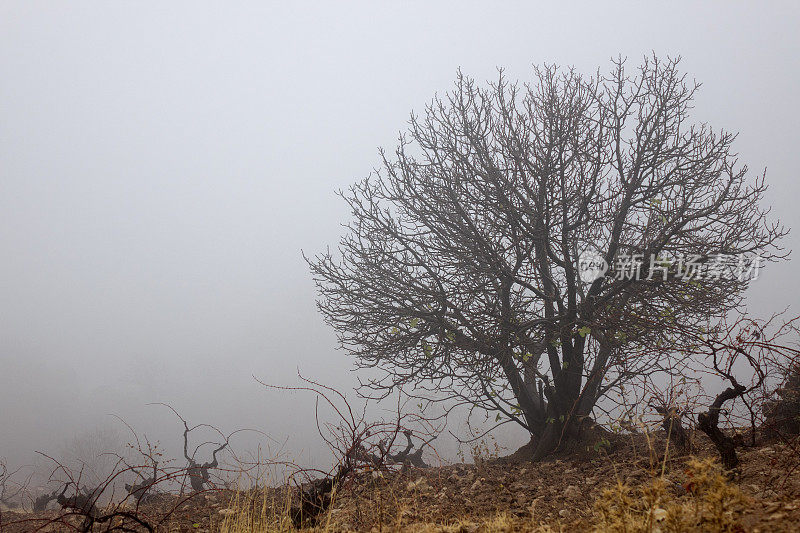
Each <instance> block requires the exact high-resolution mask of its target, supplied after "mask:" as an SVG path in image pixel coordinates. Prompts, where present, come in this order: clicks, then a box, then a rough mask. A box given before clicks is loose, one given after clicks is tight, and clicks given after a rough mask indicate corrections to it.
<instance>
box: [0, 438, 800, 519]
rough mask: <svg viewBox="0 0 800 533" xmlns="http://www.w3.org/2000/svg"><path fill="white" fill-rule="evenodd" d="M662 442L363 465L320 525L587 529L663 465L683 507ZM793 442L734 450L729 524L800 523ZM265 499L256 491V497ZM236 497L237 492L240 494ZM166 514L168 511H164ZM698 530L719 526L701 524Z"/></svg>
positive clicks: (618, 441)
mask: <svg viewBox="0 0 800 533" xmlns="http://www.w3.org/2000/svg"><path fill="white" fill-rule="evenodd" d="M695 441H696V445H695V448H694V449H693V450H692V454H693V455H695V456H700V457H703V456H706V457H709V456H713V455H714V453H713V449H712V447H711V446H710V443H709V442H708V441H707V440H706V439H705V438H704V437H703V436H696V437H695ZM665 445H666V439H665V438H664V436H663V435H655V436H650V437H645V436H643V435H636V436H626V437H621V436H620V437H616V438H612V439H611V442H610V443H609V446H604V447H596V446H586V447H584V448H583V449H582V450H576V449H573V450H572V451H571V454H570V455H569V456H563V455H562V456H560V457H559V456H556V457H553V458H551V459H550V460H548V461H544V462H540V463H529V462H509V461H487V462H481V463H479V464H455V465H447V466H441V467H438V468H430V469H411V470H409V471H407V472H393V473H385V474H379V473H377V472H373V473H368V474H365V475H362V476H361V477H360V478H359V479H358V480H356V481H351V482H350V483H348V484H347V485H345V486H344V487H342V488H341V490H340V491H339V494H338V497H337V498H336V500H335V501H334V504H333V506H332V509H331V510H330V512H329V513H328V514H327V515H326V516H324V517H323V518H322V520H321V525H320V528H321V529H328V530H339V531H345V530H357V531H384V530H409V531H422V530H425V531H430V530H449V531H467V532H474V531H479V530H480V531H492V530H505V531H511V530H539V531H547V530H549V529H547V528H551V529H552V530H555V531H565V530H570V531H589V530H592V529H594V527H596V524H597V512H596V510H595V504H596V501H597V500H598V498H603V497H604V496H603V491H604V489H609V488H613V487H615V486H617V485H618V484H619V483H622V484H625V485H627V486H630V487H640V486H645V485H647V484H648V483H649V482H651V481H652V480H653V479H654V478H657V477H659V476H660V475H661V473H662V471H663V473H664V479H665V480H666V481H665V487H666V489H665V490H666V496H668V497H669V498H674V499H675V501H678V502H686V505H688V506H689V507H691V505H692V501H693V498H695V496H696V495H694V494H693V493H692V484H693V479H692V474H691V472H690V471H689V470H688V469H687V460H688V456H687V455H677V454H674V453H672V452H670V453H669V454H668V459H667V460H666V461H665V460H664V450H665ZM796 449H797V447H796V445H795V446H789V445H785V444H774V445H769V446H761V447H754V448H744V449H742V450H741V451H740V457H741V459H742V465H741V468H740V469H739V471H738V472H737V473H736V475H735V476H734V477H733V478H732V479H731V480H730V482H729V483H730V485H731V486H732V487H735V488H737V489H739V491H740V492H741V494H742V495H743V501H744V503H743V504H742V505H739V506H738V507H737V508H736V509H730V510H726V513H727V514H730V515H731V516H733V519H734V522H735V523H736V524H737V525H736V527H735V528H733V529H730V530H733V531H754V532H757V531H761V532H767V531H800V475H798V473H800V457H797V454H796V452H795V451H794V450H796ZM737 492H738V491H737ZM264 497H265V496H264V495H263V494H259V495H258V496H257V498H260V499H262V500H263V498H264ZM242 498H243V496H242V494H239V495H238V499H239V500H240V501H241V499H242ZM232 499H233V500H235V499H237V498H236V496H235V495H234V494H232V493H229V492H218V493H209V494H204V495H199V496H195V497H193V498H191V499H190V500H188V501H186V502H185V503H184V504H181V505H177V503H178V502H177V501H176V500H175V498H174V497H165V498H164V499H163V500H162V501H160V502H158V503H156V504H151V505H148V506H145V507H144V508H143V509H142V511H143V513H144V515H145V516H146V517H147V518H148V519H150V520H152V522H154V523H155V522H160V523H161V524H162V526H161V527H159V528H158V530H159V531H175V532H178V531H181V532H183V531H187V532H188V531H194V532H208V531H218V530H220V528H221V527H222V523H223V522H224V521H225V520H226V519H229V518H230V517H231V516H232V515H236V514H237V513H239V514H241V513H242V508H243V505H241V503H240V502H239V503H237V502H232ZM266 499H267V500H269V501H266V502H263V501H259V502H256V504H257V505H256V507H258V508H259V509H261V511H260V512H261V514H262V515H264V514H267V515H269V514H270V513H272V516H271V517H267V519H266V520H261V524H262V525H261V527H262V529H259V531H267V530H274V529H273V528H279V527H283V528H284V529H285V528H286V526H287V524H286V521H285V519H284V520H283V524H282V526H281V524H280V523H279V520H280V519H281V518H282V517H283V516H284V512H283V509H284V508H285V502H286V498H285V492H282V491H281V490H280V489H275V490H272V491H269V492H267V493H266ZM265 510H266V511H265ZM165 515H169V516H167V517H166V519H165ZM57 516H58V513H57V512H56V511H49V512H47V513H43V514H40V515H30V514H27V515H23V514H19V513H16V514H15V513H3V515H2V522H1V523H0V526H2V527H0V529H2V531H4V532H5V531H13V532H16V531H35V530H36V529H37V528H39V527H40V526H44V527H43V529H42V530H44V531H62V530H64V529H62V528H63V527H64V526H63V525H58V526H52V525H51V526H47V525H46V523H47V521H48V520H52V519H54V518H56V517H57ZM262 518H263V516H262ZM19 520H24V522H22V523H20V522H19ZM14 522H16V524H13V523H14ZM76 523H77V522H76ZM264 524H267V525H266V526H265V525H264ZM267 528H269V529H267ZM656 530H658V529H657V528H656V529H653V531H656ZM697 530H700V531H715V530H717V529H715V526H713V525H711V524H705V525H704V526H702V527H701V526H698V528H697ZM236 531H243V530H242V529H237V530H236Z"/></svg>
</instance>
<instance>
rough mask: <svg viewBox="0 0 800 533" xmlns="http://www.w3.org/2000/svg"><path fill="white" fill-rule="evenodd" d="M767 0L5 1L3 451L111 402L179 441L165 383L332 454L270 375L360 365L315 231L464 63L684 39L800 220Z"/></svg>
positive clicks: (792, 35)
mask: <svg viewBox="0 0 800 533" xmlns="http://www.w3.org/2000/svg"><path fill="white" fill-rule="evenodd" d="M612 6H613V7H612ZM760 7H761V8H762V9H759V6H758V5H757V4H755V3H752V4H747V5H745V4H744V3H742V4H737V5H733V4H732V3H727V2H718V3H695V2H672V3H670V4H669V5H668V6H667V5H665V4H662V5H659V6H656V5H655V4H653V5H649V6H648V7H644V6H641V5H640V4H639V3H633V2H630V3H616V4H612V3H598V2H586V3H572V4H570V6H569V7H557V6H555V5H546V4H544V3H542V4H537V5H534V4H533V3H522V2H520V3H504V4H502V5H500V4H489V3H484V4H478V3H471V2H450V3H436V4H435V5H434V4H433V3H430V2H404V3H402V4H401V3H394V4H389V3H374V2H369V3H367V2H365V3H336V4H335V5H334V3H322V2H319V3H303V4H300V3H288V2H287V3H283V4H277V3H275V4H267V3H262V2H252V3H246V2H237V3H230V2H224V3H222V2H220V3H206V2H182V3H179V2H171V3H169V4H168V5H167V4H165V3H155V2H151V3H148V4H143V3H139V2H126V3H123V2H114V3H110V2H77V3H69V4H66V3H61V4H57V3H52V2H32V1H18V2H9V1H6V2H3V3H2V4H0V406H2V408H1V409H0V456H5V457H7V458H8V459H9V461H10V462H12V463H26V462H27V463H30V462H32V461H33V460H34V454H33V450H42V451H47V450H49V451H52V452H54V453H55V452H57V450H58V449H59V446H60V445H61V443H63V442H64V441H65V440H67V439H69V438H71V437H73V436H74V435H76V434H80V433H82V432H87V431H89V432H90V431H95V430H96V429H97V428H102V427H107V426H112V427H115V428H118V429H119V431H120V433H121V435H122V436H123V437H125V435H126V434H125V431H126V430H125V428H124V426H121V424H120V423H119V422H118V421H117V420H116V419H114V418H113V417H110V416H109V414H116V415H118V416H120V417H122V418H124V419H125V420H126V421H128V422H129V423H130V424H131V425H132V426H134V427H135V428H136V429H137V430H139V431H141V432H142V433H146V434H148V435H150V436H152V437H153V438H154V439H157V440H161V441H162V442H163V443H164V445H166V446H168V447H170V449H172V450H174V451H175V454H179V453H180V452H179V451H178V446H180V444H181V434H180V431H181V427H180V425H179V423H178V421H177V419H176V418H175V417H174V415H172V414H171V413H170V412H169V411H168V410H166V409H164V408H163V407H158V406H150V405H147V404H148V403H150V402H167V403H169V404H170V405H172V406H174V407H175V408H176V409H177V410H179V411H180V412H181V413H182V414H183V415H184V416H186V417H187V418H188V419H189V420H190V421H191V422H194V423H199V422H205V423H210V424H215V425H217V426H218V427H220V428H221V429H223V430H225V431H232V430H234V429H237V428H244V427H249V428H257V429H259V430H262V431H264V432H266V433H267V434H269V435H270V436H271V437H272V438H274V439H276V440H277V441H279V442H283V441H286V445H285V448H286V449H287V450H290V451H291V452H292V454H293V455H294V457H296V458H298V459H300V460H308V461H323V460H324V457H325V454H324V449H325V448H324V446H323V444H322V443H321V441H320V439H319V438H318V436H317V434H316V427H315V425H314V402H313V397H312V396H311V395H308V394H299V393H295V394H289V393H283V392H277V391H270V390H265V389H264V387H262V386H261V385H259V384H258V383H257V382H256V381H255V379H254V376H255V377H258V378H259V379H262V380H263V381H266V382H269V383H275V384H286V385H291V384H296V383H297V372H298V369H299V370H300V371H301V372H302V373H303V374H304V375H308V376H309V377H313V378H315V379H318V380H320V381H322V382H324V383H326V384H330V385H334V386H336V387H338V388H340V389H342V390H347V391H349V390H351V389H352V387H353V385H354V384H355V383H356V378H357V376H356V375H354V374H353V372H351V369H352V367H353V365H352V361H351V360H349V359H348V357H347V356H346V355H345V354H344V353H342V352H341V351H338V350H337V349H336V339H335V336H334V334H333V332H332V331H331V329H330V328H328V327H327V326H326V325H325V324H324V322H323V320H322V318H321V316H320V315H319V314H318V313H317V311H316V308H315V302H314V300H315V289H314V285H313V282H312V280H311V276H310V274H309V272H308V269H307V267H306V265H305V262H304V260H303V258H302V255H301V250H302V251H305V252H306V253H309V254H313V253H316V252H319V251H323V250H324V249H325V248H326V247H328V246H331V247H333V246H335V244H336V241H337V239H338V236H339V235H340V234H341V231H342V230H341V227H340V224H341V223H342V222H345V221H346V220H347V217H348V212H347V209H346V206H345V205H344V202H342V201H341V200H340V199H338V198H337V197H336V195H335V191H336V190H337V189H339V188H343V187H346V186H347V185H348V184H350V183H352V182H353V181H355V180H356V179H358V178H361V177H364V176H365V175H367V174H369V173H370V171H371V170H372V169H373V167H374V166H375V165H376V164H377V163H378V152H377V150H378V148H379V147H387V148H389V149H391V148H393V147H394V145H395V143H396V139H397V136H398V133H399V132H400V131H401V130H403V129H404V127H405V124H406V121H407V120H408V116H409V113H410V112H411V111H412V110H416V111H421V110H422V109H423V107H424V105H425V104H426V103H427V102H429V101H430V99H431V98H432V97H433V96H434V95H435V94H436V93H437V92H438V93H442V92H443V91H446V90H449V89H450V88H451V86H452V83H453V81H454V78H455V73H456V70H457V69H458V68H462V69H463V70H464V72H465V73H467V74H470V75H472V76H474V77H476V78H478V79H479V80H489V79H494V78H496V76H497V70H496V69H497V67H499V66H502V67H505V68H506V69H507V73H508V75H509V77H510V78H515V79H516V78H518V79H521V80H525V79H528V78H529V75H530V72H531V65H533V64H541V63H545V62H548V63H558V64H561V65H574V66H575V67H576V68H577V69H578V70H580V71H582V72H585V73H587V74H591V73H593V72H594V71H595V70H596V69H597V68H598V67H599V68H601V69H604V70H605V69H607V68H609V65H610V63H609V59H610V58H611V57H612V56H617V55H622V56H627V57H628V58H629V60H630V61H631V63H632V64H634V65H635V64H638V62H639V61H640V60H641V58H642V56H643V55H645V54H649V53H651V52H655V53H656V54H658V55H673V56H674V55H681V56H682V57H683V62H682V67H683V69H684V71H686V72H687V73H688V74H689V75H690V76H692V77H694V78H696V79H697V80H698V81H700V82H702V83H703V88H702V90H701V91H700V93H699V96H698V98H697V100H696V105H695V111H694V117H693V118H694V119H695V120H697V121H707V122H708V123H709V124H711V125H712V126H714V127H715V128H726V129H729V130H733V131H739V132H740V136H739V138H738V140H737V143H736V145H735V147H736V148H737V150H738V152H739V154H740V156H741V161H743V162H746V163H747V164H748V165H749V166H750V168H751V172H752V173H753V174H758V173H760V172H761V171H762V170H763V169H765V168H766V169H767V181H768V183H770V184H771V189H770V192H769V194H768V198H767V199H768V202H769V203H770V204H771V205H772V206H773V214H774V216H775V217H776V218H779V219H780V220H781V221H782V222H784V223H785V224H786V225H787V226H789V227H793V228H800V210H798V209H797V205H796V204H797V198H798V197H800V182H798V180H797V168H798V166H799V165H798V148H797V147H798V146H799V145H800V135H798V126H797V125H798V124H800V108H798V106H797V105H796V93H797V87H798V84H800V36H798V33H797V31H796V29H797V26H798V22H800V17H799V16H798V15H800V7H798V6H797V4H796V3H790V2H785V3H783V4H782V5H781V4H780V3H777V2H776V3H770V4H769V9H765V7H766V6H760ZM785 244H786V246H787V247H789V248H794V249H797V248H798V246H797V244H798V233H797V232H796V231H795V232H794V233H792V234H791V235H790V237H789V238H788V239H787V240H786V242H785ZM794 265H795V263H794V262H793V261H788V262H784V263H782V264H778V265H772V266H769V267H768V268H767V269H766V270H765V271H763V272H762V274H761V277H760V279H759V280H758V281H757V282H756V283H754V285H753V286H752V288H751V289H750V293H749V301H750V303H751V304H752V306H753V308H754V309H756V310H760V311H773V310H781V309H783V308H784V307H786V306H789V305H795V304H796V302H797V301H798V295H800V286H799V285H798V282H797V278H796V276H795V268H794ZM793 309H794V310H795V311H797V309H796V307H795V308H793ZM349 394H351V395H352V393H349ZM458 428H459V425H458V422H457V421H455V422H454V425H453V426H452V427H451V429H453V430H454V431H455V430H457V429H458ZM500 438H501V440H503V439H505V440H503V442H506V443H508V445H509V446H512V447H513V446H514V445H519V444H522V442H523V441H522V440H521V437H520V436H519V434H518V433H515V432H513V431H511V432H510V433H501V434H500ZM286 439H288V441H287V440H286ZM259 440H261V441H266V440H265V438H263V437H257V436H255V435H252V434H251V435H249V436H245V435H243V436H241V438H240V440H239V441H235V442H234V444H235V445H238V446H241V447H247V446H254V445H255V443H257V442H259Z"/></svg>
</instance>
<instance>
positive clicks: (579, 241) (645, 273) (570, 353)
mask: <svg viewBox="0 0 800 533" xmlns="http://www.w3.org/2000/svg"><path fill="white" fill-rule="evenodd" d="M698 88H699V85H698V84H697V83H695V82H693V81H690V80H688V79H687V77H686V75H685V74H683V73H682V72H681V71H680V70H679V61H678V60H676V59H667V60H661V59H659V58H657V57H651V58H646V59H645V60H644V61H643V63H642V64H641V65H640V66H639V67H638V68H637V69H634V72H629V71H628V69H627V68H626V65H625V62H624V61H623V60H617V61H614V62H613V64H612V68H611V71H610V72H609V73H608V74H600V73H598V74H596V75H594V76H588V77H587V76H583V75H581V74H579V73H577V72H576V71H575V70H573V69H563V68H559V67H555V66H543V67H539V68H534V71H533V79H532V81H531V82H530V83H525V84H520V83H514V82H510V81H508V80H507V79H506V77H505V76H504V74H503V73H502V72H501V73H500V75H499V79H498V80H497V81H496V82H494V83H490V84H487V85H485V86H482V85H480V84H478V83H477V82H476V81H475V80H473V79H471V78H469V77H468V76H466V75H464V74H462V73H460V72H459V74H458V76H457V79H456V83H455V88H454V89H453V90H452V91H451V92H449V93H447V94H445V95H444V96H442V97H437V98H436V99H434V100H433V101H432V103H430V104H429V105H428V106H427V107H426V109H425V112H424V113H422V114H421V115H412V116H411V119H410V121H409V126H408V130H407V132H405V133H404V134H402V135H401V137H400V140H399V144H398V146H397V148H396V150H394V152H383V151H382V152H381V165H380V167H379V168H378V169H377V170H375V171H374V172H373V174H372V175H370V176H368V177H367V178H365V179H363V180H361V181H359V182H357V183H356V184H355V185H353V186H352V187H351V188H350V189H349V190H348V191H346V192H343V193H342V196H343V198H344V199H345V200H346V201H347V202H348V204H349V206H350V208H351V211H352V220H351V221H350V223H349V224H348V225H347V232H346V235H345V236H344V237H343V238H342V240H341V242H340V244H339V247H338V251H336V252H333V253H331V252H327V253H323V254H321V255H318V256H316V257H313V258H311V259H309V260H308V261H309V265H310V267H311V270H312V273H313V275H314V277H315V280H316V282H317V285H318V289H319V294H320V299H319V301H318V305H319V309H320V310H321V312H322V313H323V314H324V316H325V318H326V320H327V321H328V322H329V323H330V324H331V325H332V326H333V327H334V328H335V330H336V331H337V333H338V336H339V340H340V342H341V345H342V346H343V347H344V348H345V349H346V350H347V351H348V352H349V353H351V354H352V355H354V356H355V358H356V361H357V363H358V365H359V366H360V367H365V368H377V369H378V370H380V371H381V373H380V377H379V378H377V379H371V380H369V381H367V382H366V383H364V386H365V387H367V388H368V389H373V390H375V391H377V392H378V393H381V392H387V391H391V390H394V389H395V388H397V387H403V388H404V389H406V390H407V391H411V393H412V394H415V395H418V396H420V397H425V398H427V399H429V400H433V401H439V400H450V401H453V400H455V401H456V403H465V404H467V405H470V406H472V407H473V408H478V409H483V410H486V411H490V412H494V411H496V412H497V415H498V420H504V421H505V420H512V421H514V422H517V423H518V424H520V425H522V426H523V427H525V428H526V429H527V430H528V431H529V432H530V433H531V436H532V438H533V440H534V443H535V445H536V456H538V457H541V456H543V455H545V454H547V453H549V452H551V451H552V450H553V449H555V448H556V446H557V445H558V443H559V442H561V441H562V440H563V439H564V438H566V437H570V436H573V435H575V434H576V433H577V431H578V430H579V428H580V421H581V420H582V419H583V418H584V417H587V416H589V415H590V414H591V413H592V410H593V409H594V408H595V406H596V404H597V402H598V400H599V399H600V398H602V397H603V396H604V395H606V394H607V393H608V392H609V391H611V390H614V389H616V388H618V387H620V386H622V385H624V384H625V383H627V382H629V381H631V380H636V379H647V377H648V376H651V375H653V374H654V373H658V372H669V371H670V364H671V362H670V361H666V360H665V357H667V356H666V354H667V353H668V351H664V350H651V349H650V348H652V347H655V346H663V345H664V343H669V342H676V341H677V339H676V336H675V332H676V331H682V330H683V331H689V330H692V331H696V330H697V329H698V328H700V327H702V326H703V324H704V323H706V322H707V321H708V319H709V317H713V316H719V315H720V314H722V313H724V312H725V311H726V310H729V309H731V308H733V307H735V306H737V305H738V304H739V303H740V302H741V299H742V295H743V291H744V290H745V289H746V288H747V286H748V284H749V282H750V278H749V277H748V276H742V275H741V272H738V273H737V272H734V271H733V266H734V264H735V262H736V261H739V262H740V263H739V264H738V268H739V269H740V270H741V260H742V257H745V256H747V257H749V258H751V259H750V260H753V259H752V258H760V260H761V261H769V260H773V259H776V258H779V257H781V256H782V250H781V248H780V247H779V240H780V238H781V237H782V236H783V235H784V234H785V230H784V229H783V228H782V226H780V225H779V224H778V223H777V222H772V221H770V220H769V218H768V210H767V209H765V208H764V207H763V206H762V205H761V204H762V201H763V200H762V198H763V194H764V192H765V190H766V185H765V181H764V175H763V174H761V175H758V176H756V177H755V178H751V177H749V176H748V171H747V167H746V166H745V165H741V164H740V163H739V162H738V161H737V156H736V154H735V153H734V152H733V151H732V145H733V142H734V139H735V137H736V135H735V134H733V133H730V132H726V131H722V130H715V129H712V128H711V127H710V126H708V125H706V124H695V123H692V122H691V121H690V117H689V112H690V110H691V107H692V101H693V98H694V96H695V93H696V91H697V90H698ZM587 257H588V258H589V259H591V260H593V261H597V262H598V265H600V267H599V268H600V272H599V273H598V275H596V276H586V275H585V274H586V268H585V264H583V263H582V262H583V261H585V260H586V259H587ZM689 265H692V267H693V268H694V274H695V275H692V272H690V271H689V269H688V266H689ZM595 266H597V265H595ZM603 266H607V267H608V269H607V270H605V269H603V268H602V267H603ZM722 267H725V268H722ZM703 272H704V273H705V274H706V275H705V276H700V275H699V274H700V273H703ZM603 274H605V275H603ZM667 326H668V327H667Z"/></svg>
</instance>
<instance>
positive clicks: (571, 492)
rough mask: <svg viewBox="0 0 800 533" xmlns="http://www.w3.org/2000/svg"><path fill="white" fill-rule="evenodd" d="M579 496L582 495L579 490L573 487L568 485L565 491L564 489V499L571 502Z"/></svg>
mask: <svg viewBox="0 0 800 533" xmlns="http://www.w3.org/2000/svg"><path fill="white" fill-rule="evenodd" d="M581 494H582V493H581V489H579V488H578V487H577V486H575V485H570V486H568V487H567V488H566V489H564V497H565V498H568V499H571V500H572V499H576V498H580V496H581Z"/></svg>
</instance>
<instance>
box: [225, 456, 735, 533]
mask: <svg viewBox="0 0 800 533" xmlns="http://www.w3.org/2000/svg"><path fill="white" fill-rule="evenodd" d="M684 474H685V476H684V477H685V479H686V480H687V481H686V483H685V484H684V486H677V485H676V484H675V482H674V481H671V480H669V479H668V478H667V477H665V476H655V477H653V478H652V479H651V480H650V481H649V482H648V483H644V484H641V485H639V486H633V487H632V486H628V485H626V484H624V483H622V482H617V484H616V485H614V486H613V487H611V488H608V489H605V490H604V491H602V493H601V494H600V496H599V497H598V498H597V499H596V500H595V502H594V508H593V513H592V514H591V518H590V519H589V520H585V521H583V522H582V523H581V524H580V526H578V529H577V530H580V531H596V532H601V533H605V532H631V533H634V532H636V533H638V532H653V533H666V532H682V531H714V532H716V531H720V532H723V531H741V530H742V529H741V525H740V523H739V515H740V512H741V510H742V509H743V507H744V506H745V505H746V503H747V499H746V497H745V496H744V495H743V494H742V493H741V492H740V491H739V489H738V488H737V487H736V486H735V485H733V484H732V483H730V482H729V480H728V479H727V477H726V476H725V474H724V473H723V472H722V470H721V469H720V467H719V466H718V465H717V463H716V462H714V461H713V460H710V459H703V460H700V459H691V460H689V461H688V462H687V465H686V470H685V471H684ZM412 492H413V491H412ZM276 494H278V493H277V491H274V490H273V491H249V492H240V493H238V494H236V496H235V497H234V498H233V500H232V501H231V502H230V505H229V509H227V510H226V512H225V513H224V517H223V518H222V519H221V521H220V523H219V524H218V525H217V527H216V528H215V529H214V530H215V531H220V532H222V533H273V532H284V531H286V532H288V531H292V527H291V523H290V522H289V521H288V519H287V518H286V516H287V515H286V509H287V506H288V501H287V500H286V499H285V496H276ZM284 494H285V493H284ZM343 497H348V496H347V495H345V496H343ZM281 498H283V500H282V499H281ZM381 498H382V499H384V500H386V498H387V494H385V493H383V494H382V495H381ZM413 498H414V497H413V495H412V500H411V501H409V500H408V499H407V498H404V499H401V498H395V499H394V500H393V501H385V502H384V503H386V505H385V506H384V507H383V510H382V511H381V514H382V516H381V517H378V513H377V512H375V514H374V517H373V518H374V524H366V529H364V526H365V524H361V527H360V528H359V529H362V530H366V531H370V530H371V531H404V532H419V533H423V532H424V533H429V532H449V533H456V532H463V533H481V532H486V533H493V532H510V531H531V532H541V533H549V532H556V531H567V530H569V531H575V530H576V529H575V528H576V524H574V523H572V524H570V525H569V526H568V525H567V524H566V523H565V522H563V521H562V520H560V519H555V520H547V519H545V518H544V517H540V516H537V513H536V510H535V506H532V507H531V509H530V513H529V514H528V516H524V517H523V516H519V515H514V514H511V513H508V512H499V513H497V514H495V515H493V516H486V517H478V518H470V517H463V518H460V517H452V516H451V517H449V518H448V517H442V518H443V520H442V522H441V523H436V522H430V521H427V522H426V521H410V520H408V518H407V513H406V510H407V508H408V507H409V506H415V505H417V503H419V502H415V501H414V499H413ZM374 501H375V499H373V500H372V502H373V503H370V505H373V504H374ZM337 515H338V512H337V510H335V509H334V510H333V512H329V513H328V514H327V515H326V516H325V517H324V518H323V520H322V522H321V524H320V526H318V527H317V528H315V530H316V531H348V530H351V527H350V526H349V524H348V523H346V522H340V521H338V520H337V518H338V517H337Z"/></svg>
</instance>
